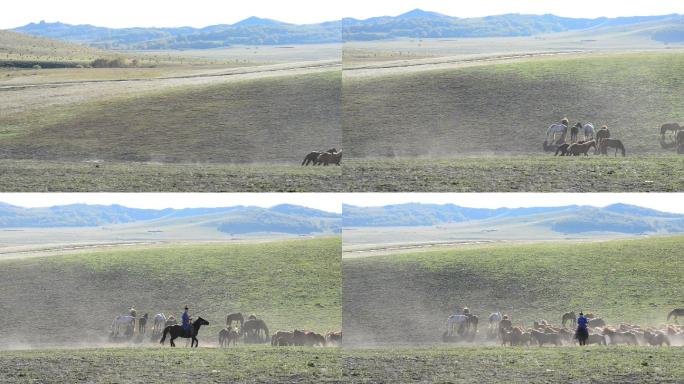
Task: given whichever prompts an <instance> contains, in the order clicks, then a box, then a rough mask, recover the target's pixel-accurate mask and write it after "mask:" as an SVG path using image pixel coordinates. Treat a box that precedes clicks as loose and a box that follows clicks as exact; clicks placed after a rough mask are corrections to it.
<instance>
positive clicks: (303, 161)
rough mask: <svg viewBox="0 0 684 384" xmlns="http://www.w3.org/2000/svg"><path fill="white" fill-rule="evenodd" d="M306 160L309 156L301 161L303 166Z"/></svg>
mask: <svg viewBox="0 0 684 384" xmlns="http://www.w3.org/2000/svg"><path fill="white" fill-rule="evenodd" d="M308 158H309V155H306V156H304V160H302V165H304V163H306V160H307V159H308Z"/></svg>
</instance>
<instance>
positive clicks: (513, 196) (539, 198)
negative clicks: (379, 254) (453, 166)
mask: <svg viewBox="0 0 684 384" xmlns="http://www.w3.org/2000/svg"><path fill="white" fill-rule="evenodd" d="M343 195H344V196H343V197H342V201H344V203H345V204H350V205H356V206H362V207H369V206H370V207H373V206H383V205H392V204H403V203H425V204H449V203H451V204H456V205H461V206H465V207H473V208H501V207H508V208H518V207H557V206H562V205H570V204H577V205H592V206H595V207H603V206H606V205H610V204H615V203H624V204H632V205H638V206H641V207H646V208H652V209H657V210H659V211H664V212H676V213H684V203H683V202H684V193H385V194H373V193H358V194H351V193H348V194H343Z"/></svg>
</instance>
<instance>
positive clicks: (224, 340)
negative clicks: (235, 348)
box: [218, 327, 240, 348]
mask: <svg viewBox="0 0 684 384" xmlns="http://www.w3.org/2000/svg"><path fill="white" fill-rule="evenodd" d="M239 338H240V334H239V333H238V332H237V331H236V330H235V329H233V328H230V327H228V328H223V329H222V330H220V331H219V334H218V341H219V346H220V347H221V348H224V347H229V346H230V343H231V342H232V343H233V345H237V341H238V339H239Z"/></svg>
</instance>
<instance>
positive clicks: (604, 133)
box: [594, 125, 610, 155]
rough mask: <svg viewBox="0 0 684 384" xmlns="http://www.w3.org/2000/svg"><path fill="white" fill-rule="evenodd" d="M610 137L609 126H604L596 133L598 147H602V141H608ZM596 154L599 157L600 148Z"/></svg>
mask: <svg viewBox="0 0 684 384" xmlns="http://www.w3.org/2000/svg"><path fill="white" fill-rule="evenodd" d="M609 137H610V131H609V130H608V126H607V125H604V126H602V127H601V129H599V130H598V131H596V145H597V146H598V147H600V146H601V140H603V139H607V138H609ZM594 153H595V154H597V155H598V148H597V150H596V151H595V152H594Z"/></svg>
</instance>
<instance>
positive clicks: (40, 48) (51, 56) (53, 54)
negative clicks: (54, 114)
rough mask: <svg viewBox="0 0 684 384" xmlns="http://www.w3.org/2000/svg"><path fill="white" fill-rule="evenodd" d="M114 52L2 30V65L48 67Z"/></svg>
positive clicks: (74, 63) (61, 65)
mask: <svg viewBox="0 0 684 384" xmlns="http://www.w3.org/2000/svg"><path fill="white" fill-rule="evenodd" d="M111 55H112V54H111V53H107V52H105V51H103V50H99V49H95V48H90V47H85V46H82V45H78V44H72V43H66V42H63V41H58V40H51V39H46V38H41V37H35V36H29V35H25V34H23V33H17V32H12V31H5V30H0V67H2V66H28V67H30V66H31V65H34V64H39V65H41V66H45V67H50V66H57V67H64V66H75V65H77V64H87V63H89V62H91V61H93V60H94V59H96V58H98V57H103V56H111ZM22 63H23V64H22ZM29 64H31V65H29Z"/></svg>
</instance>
